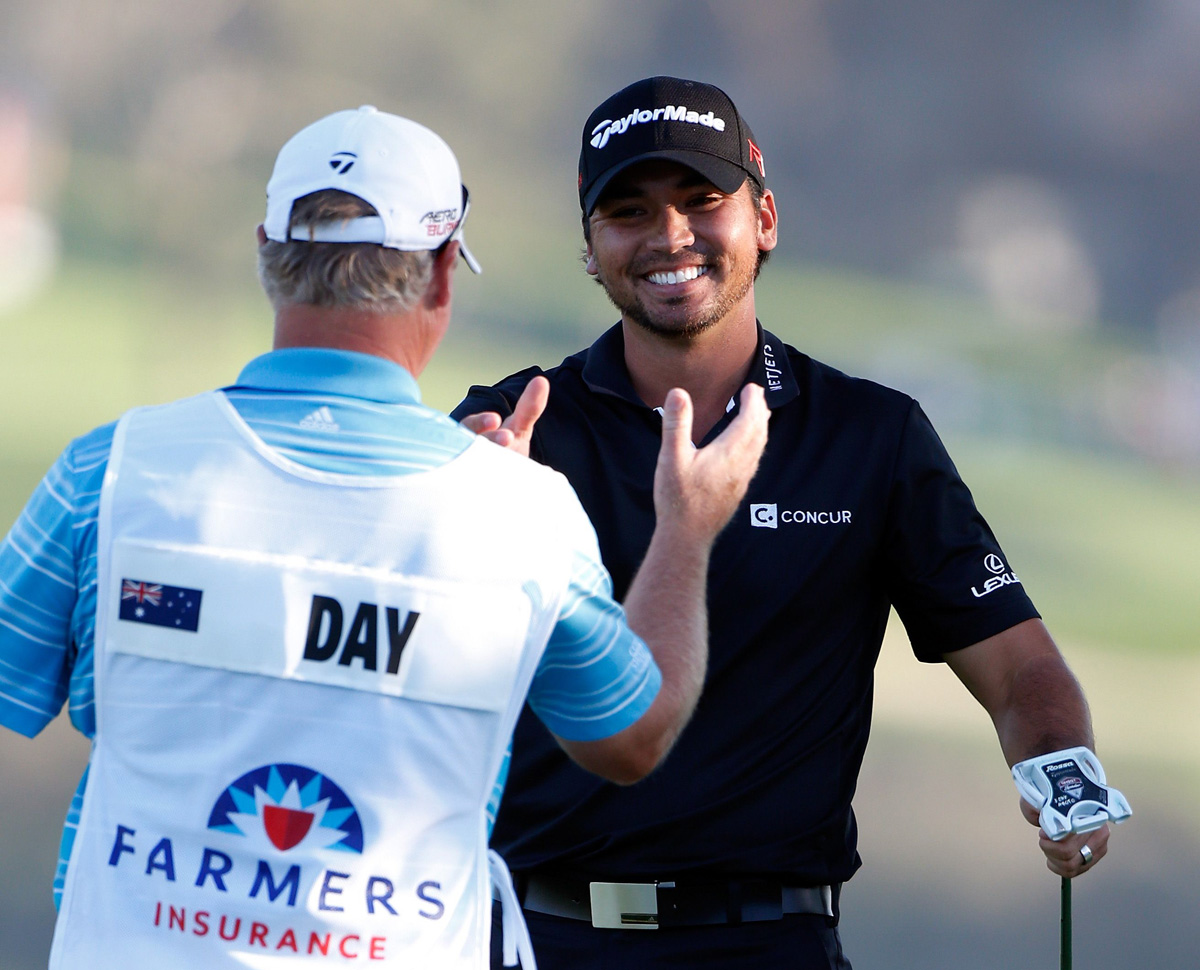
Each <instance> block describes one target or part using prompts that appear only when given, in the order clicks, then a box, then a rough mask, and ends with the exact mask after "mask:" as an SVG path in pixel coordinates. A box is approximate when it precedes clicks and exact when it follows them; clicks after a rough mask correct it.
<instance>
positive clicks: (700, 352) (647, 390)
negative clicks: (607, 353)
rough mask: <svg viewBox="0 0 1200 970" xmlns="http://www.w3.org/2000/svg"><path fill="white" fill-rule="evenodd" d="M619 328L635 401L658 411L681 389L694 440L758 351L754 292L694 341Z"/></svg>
mask: <svg viewBox="0 0 1200 970" xmlns="http://www.w3.org/2000/svg"><path fill="white" fill-rule="evenodd" d="M621 325H622V330H623V332H624V335H625V366H626V368H627V369H628V371H629V377H630V380H631V381H632V382H633V387H634V390H636V391H637V393H638V396H639V397H640V398H641V399H642V400H643V401H645V402H646V403H647V404H648V405H650V406H651V407H661V406H662V404H663V401H665V400H666V396H667V392H668V391H669V390H670V389H671V388H673V387H682V388H683V389H684V390H685V391H687V392H688V394H690V395H691V397H692V404H693V406H694V408H695V418H694V420H693V425H692V431H693V440H695V441H696V442H697V443H699V442H700V441H702V440H703V439H704V437H705V436H706V435H707V434H708V432H709V431H711V430H712V428H713V426H714V425H716V423H717V422H718V421H720V420H721V418H722V417H724V415H725V409H726V406H727V405H728V403H729V399H730V398H731V397H736V396H737V394H738V391H739V390H740V389H741V387H742V384H743V383H744V382H745V380H746V375H747V374H749V372H750V366H751V364H752V362H753V359H754V352H755V350H756V348H757V346H758V328H757V326H756V321H755V315H754V290H753V288H751V290H750V291H749V292H748V293H747V294H746V295H745V297H744V298H743V299H742V300H741V301H740V302H739V303H738V305H737V306H736V307H734V308H733V309H732V310H731V311H730V312H729V313H728V314H726V316H725V317H724V318H722V319H721V320H720V321H718V322H717V323H715V324H713V325H712V326H710V327H709V328H707V329H706V330H704V331H703V332H701V333H699V334H695V335H692V336H686V337H685V336H680V335H662V334H659V333H654V332H652V331H650V330H647V329H646V328H645V327H643V326H642V325H641V324H639V323H636V322H634V321H631V320H629V319H627V318H622V321H621Z"/></svg>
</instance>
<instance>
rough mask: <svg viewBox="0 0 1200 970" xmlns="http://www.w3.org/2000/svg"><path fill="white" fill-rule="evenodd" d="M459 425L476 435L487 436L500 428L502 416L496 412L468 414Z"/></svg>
mask: <svg viewBox="0 0 1200 970" xmlns="http://www.w3.org/2000/svg"><path fill="white" fill-rule="evenodd" d="M459 424H461V425H462V426H463V427H464V428H466V429H467V430H468V431H473V432H475V434H487V433H488V432H489V431H495V430H496V429H497V428H498V427H500V415H499V414H497V413H496V412H495V411H480V412H479V413H477V414H468V415H467V416H466V417H465V418H463V419H462V420H461V421H460V422H459Z"/></svg>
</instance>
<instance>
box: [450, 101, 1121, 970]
mask: <svg viewBox="0 0 1200 970" xmlns="http://www.w3.org/2000/svg"><path fill="white" fill-rule="evenodd" d="M768 159H769V156H768V155H767V154H766V153H765V152H764V151H763V150H762V149H761V148H760V146H759V145H758V142H757V140H756V139H755V136H754V135H753V133H752V132H751V130H750V128H749V127H748V125H747V124H746V122H745V121H744V120H743V119H742V117H741V115H740V114H739V113H738V111H737V108H736V107H734V105H733V103H732V102H731V101H730V99H729V98H728V96H727V95H725V94H724V92H722V91H720V90H719V89H717V88H715V87H712V86H711V85H707V84H701V83H697V82H691V81H683V80H680V79H676V78H664V77H659V78H651V79H648V80H645V81H640V82H637V83H635V84H633V85H630V86H629V87H627V88H625V89H623V90H622V91H620V92H618V93H617V94H615V95H613V97H611V98H609V99H608V100H607V101H605V102H604V103H603V104H602V105H601V106H600V107H599V108H597V109H596V111H595V112H593V114H592V116H591V117H590V118H589V119H588V121H587V123H586V124H585V126H584V131H583V145H582V153H581V156H580V166H579V191H580V203H581V206H582V210H583V227H584V238H585V240H586V243H587V272H588V273H589V274H591V275H592V276H593V277H594V278H595V279H596V280H597V281H598V282H599V283H600V284H601V286H603V288H604V290H605V292H606V293H607V295H608V297H609V298H610V299H611V300H612V302H613V303H614V304H615V305H616V307H617V308H618V310H620V312H621V320H620V322H619V323H618V324H617V325H616V326H614V327H613V328H612V329H611V330H609V331H608V332H607V333H605V334H603V335H602V336H601V337H600V338H599V340H597V341H596V343H594V344H593V345H592V346H591V347H590V348H588V349H587V350H584V351H582V352H580V353H579V354H576V355H575V356H573V357H569V358H568V359H567V360H565V361H563V363H562V364H561V365H560V366H558V367H556V368H553V369H551V370H550V371H547V372H545V373H544V374H543V372H542V371H540V370H539V369H537V368H532V369H530V370H527V371H523V372H521V373H519V374H515V375H513V376H512V377H509V378H507V379H505V380H504V381H501V382H500V383H499V384H498V385H496V387H494V388H485V387H474V388H472V389H471V392H470V394H469V395H468V397H467V398H466V400H465V401H464V402H463V403H462V404H461V405H460V406H459V407H458V409H457V410H456V411H455V415H456V416H457V417H460V418H461V419H463V420H464V423H466V424H467V425H468V426H469V427H471V428H473V429H474V430H476V431H478V432H480V433H484V434H487V435H488V436H490V437H492V438H493V440H496V441H498V442H500V443H502V444H505V445H508V446H510V447H514V448H517V449H519V450H522V451H527V452H528V453H529V454H530V455H531V456H532V457H533V458H535V459H537V460H538V461H541V462H544V463H546V464H548V465H551V466H552V467H554V468H556V469H558V470H559V471H561V472H563V473H564V474H565V475H566V476H567V477H568V478H569V479H570V481H571V483H572V485H573V486H574V487H575V490H576V491H577V493H578V494H579V497H580V499H581V500H582V502H583V505H584V507H585V508H586V509H587V511H588V514H589V515H590V516H591V518H592V521H593V523H594V525H595V527H596V531H597V533H598V535H599V539H600V547H601V552H602V555H603V558H604V561H605V564H606V565H607V567H608V569H609V571H610V573H611V574H612V577H613V582H614V585H615V591H616V595H617V598H618V599H620V598H621V596H622V595H623V592H624V589H625V588H626V587H627V585H628V583H629V581H630V578H631V577H632V575H633V573H634V571H635V569H636V568H637V566H638V564H639V562H640V561H641V558H642V555H643V553H644V551H645V548H646V544H647V541H648V539H649V537H650V535H651V532H652V531H653V527H654V505H653V501H652V495H651V486H652V482H653V479H654V464H655V456H656V454H657V451H658V443H659V440H660V437H661V417H660V413H659V410H658V409H659V408H660V406H661V405H662V404H663V401H664V397H665V395H666V393H667V391H668V389H669V388H671V387H675V386H681V387H683V388H685V389H687V390H688V391H689V392H690V394H691V396H692V399H693V401H694V403H695V424H694V436H693V440H694V442H695V444H696V445H697V446H698V447H704V445H705V444H706V442H708V441H711V440H712V439H713V437H715V436H716V435H717V434H719V433H720V431H721V430H722V428H724V427H725V426H726V425H727V424H728V422H729V421H730V420H731V419H732V417H733V416H734V415H735V414H736V412H737V396H738V392H739V389H740V388H741V387H742V386H743V385H744V384H746V383H747V382H754V383H757V384H761V385H762V386H763V387H764V388H765V389H766V400H767V404H768V405H769V407H770V409H771V420H770V431H769V442H768V445H767V449H766V453H765V454H764V456H763V460H762V464H761V466H760V469H759V472H758V475H757V477H756V478H755V479H754V481H753V482H752V483H751V485H750V490H749V492H748V494H747V496H746V498H745V500H744V507H743V508H742V510H741V511H739V512H738V513H737V514H736V515H735V516H734V519H733V521H732V522H731V524H730V525H729V526H727V527H726V529H725V531H724V533H723V534H722V535H721V537H720V538H719V540H718V542H717V544H716V546H715V547H714V550H713V556H712V560H711V566H710V571H709V583H708V598H709V616H710V620H709V622H710V637H709V640H710V659H709V668H708V674H707V679H706V681H705V689H704V693H703V695H702V697H701V699H700V703H699V706H698V708H697V710H696V713H695V716H694V718H693V720H692V722H691V724H690V725H689V727H688V728H687V729H686V731H685V732H684V733H683V735H682V736H681V737H680V739H679V741H678V743H677V746H676V748H675V749H674V751H673V752H672V753H671V755H670V757H669V758H668V759H667V760H666V762H665V763H664V764H663V765H662V766H661V767H660V768H659V769H658V770H657V771H656V772H655V773H654V774H653V775H651V776H650V777H649V778H648V779H646V780H645V781H643V782H641V783H639V784H637V785H635V786H631V787H620V786H617V785H613V784H611V783H607V782H604V781H601V780H599V779H597V778H595V777H592V776H589V775H587V774H586V773H585V772H583V771H581V770H579V769H578V768H576V767H575V766H573V765H572V764H571V762H570V761H569V760H568V759H567V758H566V757H565V756H563V755H562V753H561V752H560V751H559V750H558V749H557V747H556V745H555V743H554V740H553V739H552V738H551V736H550V735H549V734H548V733H547V732H546V730H545V728H544V727H542V726H541V724H540V722H539V721H538V720H537V719H536V718H535V717H533V716H531V715H530V714H529V712H526V714H525V716H524V717H523V718H522V720H521V722H520V725H519V727H518V730H517V734H516V737H515V740H514V748H513V760H512V768H511V772H510V775H509V780H508V786H507V790H506V792H505V795H504V800H503V803H502V808H501V812H500V816H499V820H498V822H497V825H496V829H495V833H494V837H493V845H494V847H495V848H497V849H498V850H499V851H500V852H501V853H502V854H503V855H504V857H505V858H506V859H507V861H508V863H509V865H510V867H511V868H512V870H513V872H514V873H515V874H516V877H517V883H518V888H519V891H520V892H521V893H522V894H523V901H524V906H525V909H526V917H527V919H528V922H529V927H530V930H531V932H532V935H533V941H534V950H535V953H536V954H537V957H538V960H539V962H540V965H541V966H542V967H543V968H549V970H556V968H560V967H561V968H566V967H570V968H580V967H596V968H601V967H603V968H611V967H615V966H621V967H625V968H630V967H662V966H680V967H685V966H686V967H697V966H720V967H746V966H761V967H776V966H778V967H797V968H809V967H821V968H825V967H835V968H845V967H849V962H848V961H847V959H846V957H845V956H844V955H843V954H842V951H841V943H840V940H839V938H838V934H837V917H838V895H839V890H840V887H841V884H842V883H843V882H844V881H845V880H847V879H849V878H850V877H851V876H852V875H853V874H854V872H855V870H856V869H857V868H858V866H859V865H860V859H859V857H858V854H857V851H856V828H855V822H854V813H853V811H852V809H851V797H852V794H853V792H854V787H855V783H856V780H857V776H858V771H859V768H860V766H861V763H862V758H863V752H864V750H865V747H866V743H867V735H868V732H869V728H870V714H871V693H872V677H873V668H874V665H875V661H876V658H877V657H878V654H879V648H880V644H881V641H882V638H883V633H884V628H885V625H886V623H887V617H888V612H889V608H890V607H893V606H894V607H895V608H896V610H897V612H898V613H899V615H900V618H901V619H902V620H903V622H904V625H905V628H906V630H907V632H908V635H909V638H910V640H911V642H912V645H913V649H914V651H915V652H916V655H917V657H918V658H919V659H920V660H922V661H926V662H931V663H938V662H945V663H947V664H949V666H950V668H951V669H952V670H953V671H954V673H955V674H957V675H958V677H959V678H960V679H961V680H962V682H963V683H964V684H965V685H966V687H967V689H968V690H970V691H971V693H972V694H973V695H974V696H975V697H976V698H977V699H978V700H979V702H980V703H981V704H982V705H983V707H984V708H985V709H986V710H987V712H988V714H989V715H991V717H992V720H993V721H994V723H995V725H996V730H997V733H998V735H999V739H1000V744H1001V747H1002V749H1003V751H1004V755H1005V757H1006V759H1007V760H1008V762H1009V764H1010V765H1011V764H1013V763H1015V762H1017V761H1020V760H1023V759H1026V758H1029V757H1032V756H1035V755H1039V754H1043V753H1046V752H1050V751H1055V750H1057V749H1062V748H1068V747H1072V746H1076V745H1085V746H1089V747H1090V746H1092V732H1091V724H1090V718H1089V714H1088V709H1087V704H1086V702H1085V700H1084V696H1083V693H1082V691H1081V689H1080V687H1079V684H1078V683H1077V681H1076V680H1075V678H1074V676H1073V675H1072V674H1071V672H1070V670H1069V669H1068V668H1067V666H1066V664H1065V663H1064V661H1063V659H1062V657H1061V655H1060V654H1059V651H1058V649H1057V648H1056V647H1055V645H1054V642H1053V640H1052V639H1051V638H1050V635H1049V634H1048V633H1047V631H1046V628H1045V626H1044V625H1043V624H1042V622H1041V620H1040V618H1039V617H1038V614H1037V612H1036V610H1035V609H1034V607H1033V604H1032V603H1031V602H1030V600H1029V598H1028V596H1027V595H1026V593H1025V589H1024V586H1023V584H1022V583H1021V580H1020V579H1019V577H1018V573H1016V572H1014V570H1013V567H1012V565H1011V564H1010V563H1009V561H1008V559H1007V558H1006V557H1005V555H1004V552H1003V551H1002V549H1001V548H1000V546H999V544H998V543H997V541H996V538H995V536H993V534H992V532H991V529H990V528H989V527H988V525H987V523H986V522H985V521H984V519H983V517H982V516H981V515H980V514H979V512H978V511H977V510H976V508H975V505H974V502H973V500H972V497H971V494H970V492H969V491H968V489H967V487H966V486H965V485H964V484H963V482H962V480H961V479H960V478H959V475H958V473H957V471H956V469H955V467H954V465H953V463H952V462H951V461H950V458H949V456H948V455H947V454H946V451H945V449H944V448H943V446H942V443H941V441H940V440H939V439H938V437H937V435H936V433H935V432H934V430H933V428H932V427H931V425H930V423H929V421H928V419H927V418H926V417H925V415H924V414H923V413H922V411H921V409H920V407H919V406H918V405H917V403H916V402H915V401H913V400H912V399H911V398H910V397H908V396H906V395H904V394H902V393H900V392H898V391H894V390H891V389H889V388H885V387H882V386H880V385H878V384H874V383H872V382H869V381H865V380H859V379H856V378H853V377H849V376H847V375H845V374H843V373H840V372H839V371H837V370H834V369H833V368H831V367H828V366H826V365H824V364H821V363H819V362H817V361H815V360H813V359H811V358H809V357H807V356H805V355H804V354H803V353H801V352H800V351H798V350H795V349H794V348H791V347H788V346H787V345H785V344H784V343H783V342H782V341H781V340H779V339H778V338H777V337H775V336H774V335H772V334H771V333H770V332H769V331H768V330H767V329H765V328H764V327H763V326H762V325H761V324H760V323H759V322H758V320H757V318H756V315H755V303H754V282H755V279H756V278H757V275H758V271H759V269H760V267H761V265H762V263H763V261H764V260H765V259H766V257H767V255H768V254H769V253H770V251H771V250H772V249H773V248H774V247H775V245H776V239H777V229H778V217H777V212H776V207H775V199H774V196H773V194H772V192H771V190H770V189H769V188H767V186H766V166H767V161H768ZM547 400H548V403H547ZM1026 815H1027V817H1028V818H1029V819H1030V821H1033V822H1034V823H1035V824H1036V813H1034V812H1032V810H1031V809H1028V807H1027V811H1026ZM1107 841H1108V829H1107V827H1105V828H1102V829H1099V830H1097V831H1093V832H1090V833H1088V834H1086V835H1073V836H1069V837H1068V838H1066V839H1064V840H1062V841H1060V842H1050V841H1049V840H1048V839H1046V838H1042V840H1041V847H1042V850H1043V851H1044V852H1045V854H1046V858H1047V862H1048V865H1049V867H1050V869H1051V870H1052V871H1054V872H1056V873H1059V874H1060V875H1065V876H1074V875H1077V874H1078V873H1080V872H1081V871H1085V870H1087V869H1090V868H1092V867H1094V865H1095V863H1096V861H1097V860H1099V859H1100V858H1102V857H1103V855H1104V853H1105V847H1106V844H1107ZM1085 844H1086V846H1087V847H1088V851H1087V852H1086V853H1081V848H1082V847H1083V846H1084V845H1085ZM1085 857H1086V860H1085Z"/></svg>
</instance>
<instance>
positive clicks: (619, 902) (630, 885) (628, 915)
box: [588, 882, 658, 930]
mask: <svg viewBox="0 0 1200 970" xmlns="http://www.w3.org/2000/svg"><path fill="white" fill-rule="evenodd" d="M588 888H589V892H590V893H591V902H592V925H593V926H596V927H599V928H600V929H605V930H656V929H658V886H657V884H656V883H652V882H593V883H589V884H588Z"/></svg>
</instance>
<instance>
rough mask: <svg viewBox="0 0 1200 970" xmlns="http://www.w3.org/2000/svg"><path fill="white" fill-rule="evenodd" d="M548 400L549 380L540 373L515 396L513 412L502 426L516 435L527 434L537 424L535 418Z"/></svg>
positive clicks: (540, 414)
mask: <svg viewBox="0 0 1200 970" xmlns="http://www.w3.org/2000/svg"><path fill="white" fill-rule="evenodd" d="M549 400H550V382H549V381H548V380H547V379H546V378H545V377H542V376H541V375H540V374H539V375H538V376H537V377H535V378H534V379H533V380H531V381H530V382H529V383H528V384H526V385H525V390H523V391H522V392H521V396H520V397H519V398H517V403H516V406H515V407H514V408H513V413H512V414H510V415H509V416H508V418H507V420H505V422H504V427H506V428H508V429H509V430H510V431H512V433H513V434H516V435H525V436H528V435H529V434H530V433H531V432H532V431H533V426H534V425H535V424H537V419H538V418H540V417H541V416H542V412H543V411H545V410H546V402H548V401H549Z"/></svg>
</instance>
